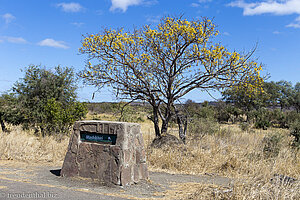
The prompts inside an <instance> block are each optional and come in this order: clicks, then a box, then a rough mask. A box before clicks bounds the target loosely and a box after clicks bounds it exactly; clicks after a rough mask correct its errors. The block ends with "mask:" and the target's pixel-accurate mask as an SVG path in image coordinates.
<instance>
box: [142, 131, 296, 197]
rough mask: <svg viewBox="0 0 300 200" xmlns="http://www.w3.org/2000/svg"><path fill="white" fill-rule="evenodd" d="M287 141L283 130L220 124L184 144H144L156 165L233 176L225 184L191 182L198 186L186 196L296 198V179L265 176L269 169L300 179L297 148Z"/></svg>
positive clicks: (159, 168)
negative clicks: (215, 130)
mask: <svg viewBox="0 0 300 200" xmlns="http://www.w3.org/2000/svg"><path fill="white" fill-rule="evenodd" d="M274 135H275V136H278V135H279V136H278V137H277V138H281V139H280V140H279V141H278V143H276V142H275V143H274V145H273V146H272V145H270V141H269V140H270V138H274V137H272V136H274ZM190 138H193V137H190ZM275 138H276V137H275ZM268 139H269V140H268ZM290 142H291V138H290V137H289V136H288V131H287V130H282V129H270V130H267V131H262V130H252V131H251V132H244V131H242V130H240V128H238V126H236V125H223V126H222V127H221V129H220V130H219V132H218V133H216V134H212V135H205V136H203V137H202V138H201V139H192V140H189V141H188V144H187V145H185V146H181V147H177V148H174V147H169V148H164V149H151V148H148V162H149V166H150V168H151V169H152V170H156V171H166V172H171V173H185V174H212V175H221V176H226V177H230V178H232V179H233V180H234V185H233V186H232V187H231V188H230V189H228V188H222V187H221V186H216V185H213V186H212V185H205V184H202V185H200V186H199V184H198V185H195V186H194V187H191V188H190V189H189V190H191V191H194V190H195V188H196V189H197V188H198V189H197V190H196V192H194V193H193V194H191V195H189V196H188V197H187V198H186V199H300V183H299V182H297V183H294V184H291V185H286V184H280V183H278V184H274V183H271V182H270V180H271V178H272V177H273V175H274V174H281V175H285V176H290V177H293V178H296V179H298V180H299V179H300V152H299V151H296V150H294V149H292V148H291V147H290V145H289V144H290ZM271 144H272V142H271ZM223 191H226V192H223ZM184 199H185V198H184Z"/></svg>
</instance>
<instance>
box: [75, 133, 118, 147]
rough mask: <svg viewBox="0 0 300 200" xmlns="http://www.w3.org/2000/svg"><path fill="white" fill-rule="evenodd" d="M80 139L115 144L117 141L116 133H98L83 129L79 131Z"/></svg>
mask: <svg viewBox="0 0 300 200" xmlns="http://www.w3.org/2000/svg"><path fill="white" fill-rule="evenodd" d="M80 140H81V141H82V142H96V143H101V144H110V145H115V144H116V141H117V135H111V134H99V133H91V132H86V131H83V132H80Z"/></svg>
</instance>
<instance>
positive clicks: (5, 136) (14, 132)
mask: <svg viewBox="0 0 300 200" xmlns="http://www.w3.org/2000/svg"><path fill="white" fill-rule="evenodd" d="M10 129H11V131H10V132H9V133H4V132H1V133H0V142H1V146H0V159H1V160H15V161H25V162H31V163H36V162H52V163H57V164H60V163H62V161H63V159H64V157H65V155H66V150H67V147H68V142H69V138H68V137H67V136H61V138H59V137H58V136H56V137H54V136H45V137H37V136H35V135H34V133H33V132H31V131H24V130H22V128H21V127H17V126H13V127H10Z"/></svg>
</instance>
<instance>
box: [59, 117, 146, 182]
mask: <svg viewBox="0 0 300 200" xmlns="http://www.w3.org/2000/svg"><path fill="white" fill-rule="evenodd" d="M73 129H74V130H73V133H72V135H71V138H70V142H69V146H68V152H67V154H66V157H65V160H64V163H63V167H62V170H61V176H65V177H73V176H80V177H86V178H91V179H93V180H97V181H99V182H101V183H109V184H111V183H112V184H115V185H127V184H132V183H136V182H138V181H139V180H141V179H148V177H149V174H148V170H147V165H146V155H145V150H144V142H143V139H142V138H143V137H142V134H141V131H140V126H139V124H135V123H125V122H108V121H78V122H75V124H74V127H73ZM114 140H115V141H114Z"/></svg>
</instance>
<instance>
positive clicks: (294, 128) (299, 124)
mask: <svg viewBox="0 0 300 200" xmlns="http://www.w3.org/2000/svg"><path fill="white" fill-rule="evenodd" d="M290 134H291V136H293V137H294V140H293V144H292V145H293V146H294V147H297V148H300V119H299V120H296V121H294V122H293V123H292V124H291V125H290Z"/></svg>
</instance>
